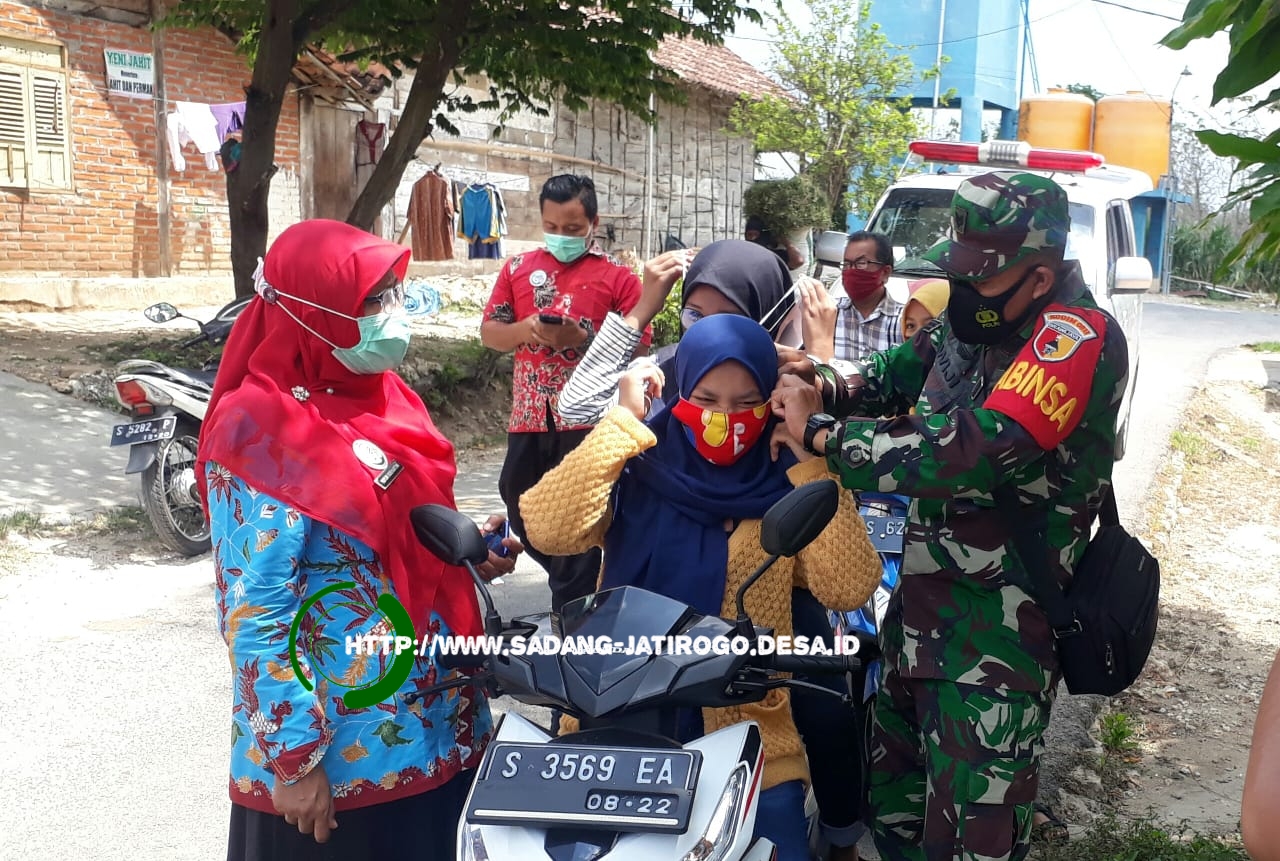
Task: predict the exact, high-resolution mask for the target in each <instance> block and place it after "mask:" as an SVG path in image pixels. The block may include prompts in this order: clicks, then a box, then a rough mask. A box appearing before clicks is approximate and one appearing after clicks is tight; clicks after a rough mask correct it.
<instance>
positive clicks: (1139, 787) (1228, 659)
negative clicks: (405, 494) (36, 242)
mask: <svg viewBox="0 0 1280 861" xmlns="http://www.w3.org/2000/svg"><path fill="white" fill-rule="evenodd" d="M191 310H192V313H193V314H194V313H196V311H197V309H191ZM478 312H479V308H478V307H476V306H475V305H474V304H473V303H462V304H461V305H460V307H458V308H457V309H455V310H454V311H452V312H451V313H446V314H444V315H442V316H441V317H440V318H438V319H434V320H432V321H431V322H430V323H418V324H416V327H417V329H418V330H419V335H418V336H417V337H416V341H417V347H416V349H418V350H421V351H423V352H422V353H421V354H419V360H420V364H422V365H432V364H433V363H435V364H438V365H441V366H445V367H452V368H454V369H455V372H456V371H457V368H458V367H460V366H461V365H460V364H459V363H461V360H460V359H456V357H457V356H458V355H461V354H463V353H466V354H467V355H470V354H471V353H474V351H475V345H474V344H473V343H471V342H470V341H469V339H471V338H474V336H475V334H476V331H477V327H478ZM170 325H171V326H172V325H173V324H170ZM173 337H174V333H173V332H172V331H171V330H168V331H166V330H165V328H164V327H158V326H155V325H153V324H150V323H148V322H147V321H146V320H145V319H143V318H142V316H141V315H140V314H137V313H135V312H130V313H115V312H103V313H98V314H93V313H82V314H74V315H71V314H30V313H26V314H18V313H15V312H12V311H0V370H3V371H7V372H10V373H13V374H16V375H18V376H21V377H24V378H26V379H29V380H33V381H39V382H43V383H46V384H49V385H51V386H52V387H54V388H55V389H58V390H59V391H66V392H70V391H71V390H72V389H73V388H75V386H74V383H75V381H76V380H78V379H79V380H83V379H85V377H84V375H86V374H93V373H94V372H102V371H104V370H105V369H109V368H110V367H111V365H112V364H113V363H114V360H115V359H117V358H121V357H122V356H119V355H117V354H118V353H119V351H120V349H121V348H122V347H121V345H122V344H125V345H127V346H128V347H130V348H132V347H138V346H145V345H146V344H148V343H152V342H162V341H167V342H168V343H171V342H172V340H173ZM1240 355H1241V359H1242V360H1247V361H1253V362H1256V361H1257V355H1256V354H1243V353H1242V354H1240ZM472 358H474V357H472ZM1276 358H1280V357H1276ZM451 363H453V364H451ZM462 364H465V363H462ZM473 364H474V363H473ZM482 364H483V363H482ZM468 367H471V366H468ZM473 370H474V369H473ZM450 373H454V372H450ZM474 373H476V374H477V377H476V378H475V379H472V380H467V381H463V382H462V384H461V385H455V388H454V391H453V393H452V394H451V396H450V397H449V398H448V399H446V402H445V403H443V404H441V405H439V408H433V414H434V415H435V416H436V418H437V422H438V424H440V426H441V428H442V430H444V432H445V433H446V434H447V435H449V436H450V438H451V439H453V440H454V441H455V443H456V444H458V446H459V449H460V453H463V452H465V450H466V449H468V448H471V449H472V450H473V451H475V450H478V449H479V448H484V447H489V448H492V447H494V446H500V445H501V444H502V430H503V427H504V425H505V417H506V410H507V408H508V405H509V378H510V370H509V364H508V365H507V366H506V370H505V371H504V370H502V369H500V368H493V367H488V368H481V369H479V370H475V371H474ZM486 374H487V375H488V376H487V377H486V376H485V375H486ZM448 375H449V374H446V376H448ZM466 458H467V455H466V454H465V453H463V454H462V459H463V460H464V462H465V460H466ZM1153 494H1154V498H1153V500H1152V504H1151V505H1150V506H1148V511H1149V512H1150V521H1149V523H1147V524H1127V525H1128V526H1130V528H1131V531H1133V532H1135V533H1136V534H1139V535H1140V536H1141V537H1143V538H1144V539H1146V540H1148V545H1149V547H1150V548H1151V550H1152V551H1153V553H1154V554H1155V555H1156V556H1157V557H1158V558H1159V559H1160V562H1161V570H1162V575H1163V586H1162V596H1161V598H1162V616H1161V626H1160V632H1159V636H1158V640H1157V644H1156V648H1155V651H1154V653H1153V655H1152V659H1151V661H1150V663H1149V665H1148V668H1147V671H1146V672H1145V673H1144V676H1143V677H1142V678H1141V679H1140V680H1139V682H1138V683H1137V684H1136V685H1135V686H1134V687H1133V688H1132V689H1131V690H1130V691H1128V692H1126V693H1125V694H1124V695H1122V696H1121V697H1119V698H1117V699H1115V700H1114V701H1113V702H1112V703H1111V705H1110V707H1109V709H1108V711H1109V712H1111V713H1122V714H1124V715H1127V716H1128V718H1129V719H1130V722H1131V724H1132V725H1133V727H1134V728H1135V729H1136V733H1137V736H1136V740H1137V743H1138V748H1137V750H1136V751H1134V752H1133V753H1132V754H1131V755H1129V756H1126V757H1124V758H1123V759H1122V762H1123V765H1122V766H1121V767H1120V768H1119V769H1117V770H1115V771H1114V772H1113V773H1112V775H1111V776H1110V779H1109V780H1107V781H1106V782H1108V783H1109V786H1110V788H1111V790H1112V798H1113V800H1114V801H1115V802H1116V803H1117V805H1118V807H1119V808H1120V810H1121V811H1122V812H1123V813H1125V814H1126V815H1132V816H1141V815H1144V814H1147V813H1153V814H1154V815H1155V816H1156V818H1157V819H1158V820H1159V821H1162V822H1169V823H1177V822H1179V821H1181V820H1186V821H1187V822H1188V823H1190V824H1191V825H1192V826H1193V827H1194V828H1196V829H1198V830H1202V831H1206V832H1210V833H1218V834H1231V833H1233V832H1236V831H1237V830H1238V817H1239V809H1240V807H1239V800H1240V792H1241V788H1242V786H1243V778H1244V768H1245V764H1246V761H1247V757H1248V750H1249V745H1250V735H1251V732H1252V726H1253V719H1254V715H1255V713H1256V710H1257V705H1258V700H1259V697H1260V695H1261V690H1262V686H1263V683H1264V682H1265V679H1266V675H1267V671H1268V669H1269V667H1270V664H1271V661H1272V659H1273V658H1274V657H1275V655H1276V651H1277V648H1280V589H1278V588H1277V585H1278V584H1280V412H1268V411H1267V409H1266V400H1265V397H1264V392H1263V390H1261V389H1259V388H1257V387H1251V386H1248V385H1245V384H1242V383H1239V382H1225V381H1221V380H1219V381H1214V378H1213V376H1212V374H1211V376H1210V380H1209V381H1208V382H1207V383H1206V386H1205V388H1204V389H1202V390H1201V391H1200V392H1199V393H1198V394H1197V395H1195V396H1194V398H1193V399H1192V400H1191V402H1190V403H1189V405H1188V407H1187V410H1186V412H1185V416H1184V420H1183V423H1182V426H1181V428H1180V429H1179V430H1178V431H1177V432H1176V433H1175V434H1174V436H1173V440H1172V444H1171V446H1170V449H1169V453H1168V457H1167V458H1166V460H1165V463H1164V465H1163V467H1162V469H1161V472H1160V475H1159V476H1158V478H1157V480H1156V482H1155V483H1154V485H1153ZM122 525H123V524H122ZM1144 527H1145V528H1144ZM4 544H5V542H4V541H0V551H5V550H6V548H4V546H3V545H4ZM93 544H94V542H93V541H89V542H86V544H85V550H86V552H94V551H92V550H90V549H89V547H90V545H93ZM109 546H115V545H113V544H112V542H109V541H103V542H101V546H100V547H98V550H99V551H102V550H104V549H105V548H107V547H109ZM32 551H34V554H33V555H34V556H40V555H42V553H41V550H40V548H36V547H30V548H26V549H24V551H23V552H24V553H27V552H32ZM15 552H17V548H16V547H14V546H10V547H8V548H7V553H0V555H8V554H12V553H15ZM8 561H10V562H13V561H15V560H13V559H10V560H8ZM23 561H24V562H25V563H27V564H31V563H33V562H34V561H35V560H34V559H25V560H23ZM97 561H98V563H99V564H101V563H104V562H108V561H109V560H105V559H102V560H97Z"/></svg>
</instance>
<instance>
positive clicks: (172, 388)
mask: <svg viewBox="0 0 1280 861" xmlns="http://www.w3.org/2000/svg"><path fill="white" fill-rule="evenodd" d="M251 298H252V297H243V298H240V299H237V300H236V301H234V302H232V303H231V304H229V305H227V306H225V307H224V308H222V310H220V311H219V312H218V313H217V315H216V316H215V317H214V318H213V319H212V320H210V321H209V322H208V323H203V322H201V321H199V320H196V319H195V318H194V317H186V315H184V314H182V313H180V312H179V311H178V309H177V308H175V307H173V306H172V305H170V304H169V303H168V302H161V303H159V304H156V305H152V306H151V307H150V308H147V309H146V311H144V312H143V313H144V314H146V316H147V319H148V320H150V321H152V322H153V323H167V322H169V321H170V320H174V319H177V318H179V317H183V318H185V319H188V320H193V321H194V322H195V323H196V324H197V325H199V327H200V334H199V335H197V336H195V337H194V338H189V339H187V340H186V341H183V342H182V344H180V345H179V346H180V347H183V348H187V347H194V346H196V345H197V344H202V343H206V342H207V343H210V344H220V343H222V342H223V341H225V340H226V339H227V335H229V334H230V333H231V326H232V324H233V323H234V322H235V319H236V317H238V316H239V314H240V312H241V311H243V310H244V308H245V306H246V305H248V304H249V300H250V299H251ZM216 372H217V361H216V360H211V361H210V362H206V363H205V365H204V367H202V368H201V369H199V370H195V369H187V368H171V367H169V366H168V365H165V364H162V363H161V362H153V361H149V360H146V359H129V360H127V361H124V362H121V363H120V364H118V365H117V366H116V369H115V388H116V400H117V401H119V402H120V405H121V406H123V407H124V408H125V409H126V410H127V411H128V413H129V418H130V421H129V422H128V423H126V424H120V425H116V426H115V427H114V428H112V430H111V445H113V446H116V445H127V446H129V447H130V448H129V463H128V465H127V466H126V467H125V470H124V471H125V474H126V475H134V474H136V473H141V479H142V488H141V491H142V507H143V508H144V509H145V510H146V512H147V517H148V518H149V519H150V520H151V523H152V525H153V526H154V527H155V530H156V533H157V534H158V535H159V536H160V540H161V541H163V542H164V543H165V544H166V545H168V546H169V547H170V548H172V549H173V550H176V551H177V552H179V553H181V554H182V555H184V556H198V555H200V554H201V553H204V552H205V551H207V550H208V549H209V526H208V524H207V523H206V522H205V517H204V509H203V507H202V506H201V503H200V498H199V495H198V493H197V492H196V473H195V463H196V446H197V443H198V441H199V438H200V425H201V424H202V423H203V422H204V416H205V411H206V410H207V409H208V407H209V399H210V397H211V396H212V395H213V378H214V375H215V374H216Z"/></svg>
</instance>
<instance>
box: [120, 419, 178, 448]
mask: <svg viewBox="0 0 1280 861" xmlns="http://www.w3.org/2000/svg"><path fill="white" fill-rule="evenodd" d="M177 429H178V417H177V416H161V417H160V418H158V419H145V420H144V421H140V422H133V423H132V424H127V425H116V426H115V427H114V428H112V429H111V444H112V445H137V444H138V443H140V442H156V441H158V440H162V439H170V438H171V437H172V436H173V435H174V433H175V432H176V431H177Z"/></svg>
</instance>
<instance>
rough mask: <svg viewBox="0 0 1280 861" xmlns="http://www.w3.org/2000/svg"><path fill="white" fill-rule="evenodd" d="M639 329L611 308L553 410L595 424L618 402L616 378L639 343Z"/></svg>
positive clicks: (569, 418)
mask: <svg viewBox="0 0 1280 861" xmlns="http://www.w3.org/2000/svg"><path fill="white" fill-rule="evenodd" d="M641 335H642V333H641V332H639V331H638V330H636V329H632V328H631V327H630V326H628V325H627V324H626V323H625V322H623V319H622V316H621V315H620V314H618V313H616V312H614V311H610V312H609V314H608V315H607V316H606V317H605V319H604V325H602V326H601V327H600V331H599V332H597V333H596V336H595V339H594V340H593V341H592V342H591V347H590V348H589V349H588V350H587V352H586V353H585V354H584V355H583V356H582V361H580V362H578V366H577V367H576V368H574V370H573V374H571V375H570V377H569V381H568V382H567V383H565V386H564V388H563V389H561V391H560V399H559V401H558V402H557V405H556V412H558V413H559V414H560V417H561V418H562V419H564V421H565V422H566V423H568V424H571V425H594V424H597V423H598V422H599V421H600V419H602V418H604V415H605V413H607V412H608V411H609V410H610V408H612V407H613V406H614V405H616V404H617V392H618V380H619V379H620V378H621V377H622V374H623V372H624V371H625V370H626V368H627V364H628V363H629V362H630V361H631V357H632V355H634V354H635V351H636V347H638V346H639V344H640V338H641Z"/></svg>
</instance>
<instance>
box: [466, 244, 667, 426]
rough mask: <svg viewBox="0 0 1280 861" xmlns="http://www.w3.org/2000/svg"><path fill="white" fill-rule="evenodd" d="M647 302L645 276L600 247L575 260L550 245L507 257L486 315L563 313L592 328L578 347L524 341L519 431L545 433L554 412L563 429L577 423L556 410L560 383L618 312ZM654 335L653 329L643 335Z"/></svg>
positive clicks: (519, 358) (508, 317)
mask: <svg viewBox="0 0 1280 861" xmlns="http://www.w3.org/2000/svg"><path fill="white" fill-rule="evenodd" d="M638 301H640V279H639V278H637V277H636V275H635V273H634V272H632V271H631V270H630V269H628V268H627V267H625V266H623V265H622V264H621V263H618V262H617V261H616V260H614V259H613V258H612V257H609V256H607V255H605V254H604V252H602V251H601V250H600V249H599V248H598V247H594V248H592V249H591V251H589V252H588V253H587V254H585V255H583V256H582V257H579V258H578V259H577V260H575V261H573V262H572V263H561V262H560V261H559V260H557V259H556V258H555V257H553V256H552V255H551V253H550V252H548V251H547V250H546V249H544V248H539V249H537V250H535V251H530V252H528V253H526V254H517V255H516V256H514V257H512V258H511V259H510V260H507V261H506V262H504V263H503V264H502V271H501V272H499V273H498V280H497V282H496V283H495V284H494V285H493V295H492V296H490V297H489V304H488V305H487V306H486V307H485V309H484V319H486V320H496V321H498V322H499V323H515V322H517V321H519V320H523V319H525V318H526V317H528V316H530V315H532V314H538V313H542V312H545V313H549V314H559V315H560V316H562V317H565V318H567V319H572V320H575V321H576V322H577V323H578V325H579V326H581V327H582V328H584V329H586V331H587V340H586V341H585V342H584V343H583V344H582V345H580V346H578V347H568V348H565V349H559V350H558V349H555V348H552V347H539V346H536V345H534V344H521V345H520V346H519V347H517V348H516V353H515V374H514V379H513V380H512V385H511V420H510V422H509V423H508V425H507V430H509V431H510V432H511V433H543V432H545V431H547V430H548V419H547V417H548V415H550V416H551V419H552V420H553V421H554V422H555V429H556V430H576V429H579V428H582V427H584V426H583V425H572V424H567V423H566V422H565V421H564V420H563V419H562V418H561V417H560V414H559V413H558V412H557V411H556V401H557V400H558V399H559V397H560V390H561V389H563V388H564V385H565V383H566V382H568V380H569V375H570V374H572V373H573V369H574V368H576V367H577V366H578V361H579V360H580V359H581V358H582V354H583V353H585V352H586V351H587V347H589V346H590V345H591V341H592V339H593V338H594V337H595V334H596V332H597V331H599V329H600V327H601V326H602V325H603V324H604V318H605V316H606V315H607V314H608V313H609V312H610V311H615V312H617V313H619V314H627V313H629V312H630V311H631V309H632V308H634V307H635V305H636V303H637V302H638ZM650 337H651V333H650V332H649V331H647V330H646V331H645V334H644V339H643V341H642V342H641V343H642V344H644V345H646V346H647V345H648V343H649V340H650Z"/></svg>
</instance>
